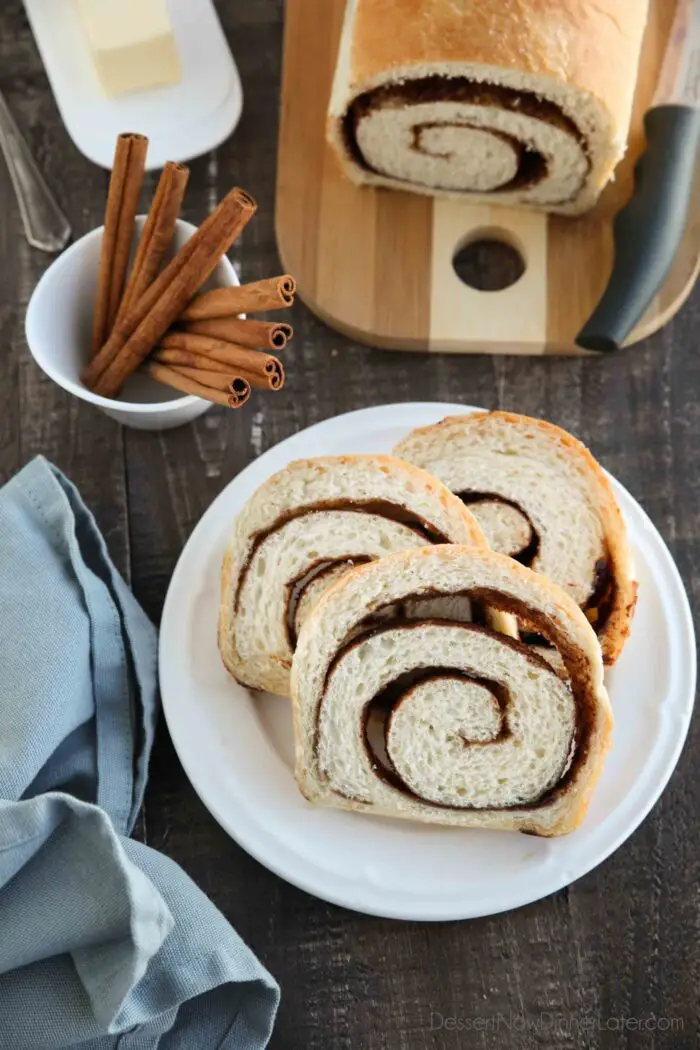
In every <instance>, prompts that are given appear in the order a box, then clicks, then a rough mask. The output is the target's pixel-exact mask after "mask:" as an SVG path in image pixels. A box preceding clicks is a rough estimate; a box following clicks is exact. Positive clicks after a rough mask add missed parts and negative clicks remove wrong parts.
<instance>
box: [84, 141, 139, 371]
mask: <svg viewBox="0 0 700 1050" xmlns="http://www.w3.org/2000/svg"><path fill="white" fill-rule="evenodd" d="M147 149H148V139H147V138H146V137H145V135H134V134H125V135H120V136H119V138H118V139H117V147H116V150H115V153H114V163H113V165H112V174H111V175H110V179H109V190H108V193H107V207H106V209H105V223H104V231H103V233H102V242H101V244H100V265H99V270H98V275H97V292H96V295H95V310H94V314H93V321H92V353H93V354H96V353H97V351H98V350H99V349H100V347H101V346H102V344H103V343H104V342H105V340H106V339H107V337H108V335H109V333H110V332H111V331H112V326H113V325H114V321H115V319H116V316H117V311H118V309H119V302H120V300H121V297H122V291H123V289H124V281H125V278H126V268H127V266H128V264H129V253H130V252H131V241H132V238H133V235H134V219H135V217H136V210H137V208H138V203H139V196H140V194H141V184H142V183H143V172H144V167H145V164H146V151H147Z"/></svg>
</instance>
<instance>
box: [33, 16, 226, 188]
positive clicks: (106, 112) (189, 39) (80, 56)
mask: <svg viewBox="0 0 700 1050" xmlns="http://www.w3.org/2000/svg"><path fill="white" fill-rule="evenodd" d="M24 4H25V8H26V11H27V15H28V17H29V21H30V24H31V27H32V31H33V33H34V37H35V39H36V42H37V45H38V48H39V52H40V54H41V58H42V61H43V63H44V66H45V67H46V72H47V74H48V77H49V81H50V83H51V87H52V90H53V93H54V95H55V98H56V103H57V105H58V108H59V110H60V113H61V116H62V117H63V120H64V122H65V125H66V128H67V130H68V133H69V135H70V136H71V138H72V139H73V141H74V142H75V145H76V146H77V147H78V149H79V150H80V151H81V153H83V154H85V156H86V157H87V158H88V159H89V160H91V161H93V162H94V163H95V164H99V165H100V166H101V167H103V168H111V166H112V160H113V157H114V143H115V140H116V138H117V135H119V134H120V133H121V132H123V131H137V132H140V133H141V134H143V135H147V136H148V138H149V140H150V141H149V150H148V161H147V167H148V169H149V170H151V169H154V168H161V167H162V166H163V165H164V164H165V162H166V161H167V160H177V161H185V160H189V159H190V158H191V157H197V156H200V155H201V154H202V153H206V152H207V151H208V150H210V149H214V147H216V146H218V145H219V144H220V143H221V142H223V141H224V139H226V138H228V136H229V135H230V134H231V133H232V131H233V130H234V128H235V127H236V124H237V123H238V121H239V119H240V115H241V109H242V107H243V92H242V89H241V82H240V77H239V75H238V69H237V68H236V64H235V62H234V60H233V56H232V54H231V51H230V48H229V46H228V42H227V40H226V37H225V36H224V33H223V30H222V28H221V24H220V22H219V19H218V16H217V14H216V11H215V9H214V5H213V3H212V0H169V4H168V10H169V13H170V18H171V21H172V27H173V34H174V36H175V42H176V45H177V50H178V54H179V56H180V62H181V65H182V79H181V80H180V81H179V83H177V84H173V85H170V86H167V87H157V88H152V89H150V90H148V91H139V92H131V93H129V94H125V95H122V96H120V97H119V98H107V97H106V96H105V95H104V94H102V92H101V90H100V85H99V82H98V79H97V76H96V74H95V69H94V66H93V61H92V56H91V54H90V50H89V47H88V43H87V40H86V39H85V35H84V32H83V27H82V26H81V24H80V20H79V18H78V14H77V12H76V9H75V6H74V3H73V0H51V3H46V2H45V0H24Z"/></svg>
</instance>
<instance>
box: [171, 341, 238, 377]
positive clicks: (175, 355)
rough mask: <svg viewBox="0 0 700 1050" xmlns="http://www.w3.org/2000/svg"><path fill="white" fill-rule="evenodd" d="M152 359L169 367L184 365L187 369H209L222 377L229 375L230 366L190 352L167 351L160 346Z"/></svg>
mask: <svg viewBox="0 0 700 1050" xmlns="http://www.w3.org/2000/svg"><path fill="white" fill-rule="evenodd" d="M152 359H153V360H154V361H158V362H159V363H160V364H162V365H170V366H171V367H172V366H174V365H175V366H177V365H186V366H187V367H188V368H201V369H205V370H206V369H210V370H211V371H212V372H220V373H222V374H223V375H230V374H231V366H230V365H226V364H224V363H223V361H214V360H212V359H211V358H210V357H205V355H204V354H195V353H192V351H191V350H174V349H170V350H169V349H167V348H166V347H164V346H162V345H161V346H157V347H156V349H155V350H154V352H153V357H152Z"/></svg>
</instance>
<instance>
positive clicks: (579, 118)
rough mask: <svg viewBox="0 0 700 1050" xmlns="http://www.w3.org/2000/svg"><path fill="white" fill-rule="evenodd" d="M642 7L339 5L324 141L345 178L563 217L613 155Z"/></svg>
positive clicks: (500, 2)
mask: <svg viewBox="0 0 700 1050" xmlns="http://www.w3.org/2000/svg"><path fill="white" fill-rule="evenodd" d="M647 7H648V4H647V0H598V2H597V3H591V2H590V0H560V2H558V3H551V2H548V3H543V2H542V0H497V2H496V0H492V2H487V0H482V2H477V0H473V2H469V3H466V2H455V0H348V3H347V7H346V14H345V21H344V25H343V30H342V33H341V38H340V48H339V53H338V59H337V65H336V73H335V79H334V83H333V91H332V95H331V100H330V107H329V114H328V138H329V141H330V143H331V144H332V146H333V148H334V150H335V152H336V154H337V156H338V158H339V159H340V162H341V164H342V166H343V169H344V170H345V171H346V173H347V174H348V175H349V177H350V178H351V179H353V180H354V181H356V182H358V183H360V184H367V185H372V186H380V187H387V188H394V189H401V190H410V191H412V192H414V193H424V194H430V195H434V196H447V197H464V196H465V195H466V194H469V195H470V196H471V197H472V198H474V199H476V200H484V201H487V202H489V203H492V204H493V203H498V204H504V205H514V204H518V205H528V206H531V207H536V208H540V209H544V210H546V211H552V212H560V213H563V214H577V213H580V212H583V211H586V210H588V209H589V208H591V207H592V206H593V204H594V203H595V202H596V200H597V198H598V196H599V194H600V192H601V190H602V189H603V187H604V186H605V185H606V183H607V182H608V181H609V179H610V178H611V177H612V174H613V171H614V169H615V166H616V165H617V163H618V162H619V161H620V159H621V158H622V156H623V155H624V152H625V149H626V145H627V137H628V133H629V125H630V117H631V113H632V103H633V99H634V91H635V84H636V78H637V68H638V65H639V57H640V53H641V46H642V39H643V34H644V28H645V25H646V16H647Z"/></svg>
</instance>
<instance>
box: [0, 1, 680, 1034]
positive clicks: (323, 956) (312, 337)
mask: <svg viewBox="0 0 700 1050" xmlns="http://www.w3.org/2000/svg"><path fill="white" fill-rule="evenodd" d="M219 6H220V11H221V16H222V20H223V23H224V26H225V28H226V31H227V33H228V36H229V39H230V41H231V45H232V47H233V50H234V52H235V55H236V59H237V61H238V63H239V66H240V70H241V75H242V78H243V87H244V92H245V100H246V101H245V110H244V114H243V119H242V121H241V124H240V126H239V128H238V130H237V131H236V133H235V135H234V136H233V138H232V139H231V141H230V142H228V143H226V144H225V145H224V146H223V147H221V148H220V149H219V150H217V151H216V152H215V153H213V154H211V155H210V156H208V157H203V158H201V159H200V160H197V161H195V162H194V163H193V164H192V179H191V184H190V188H189V192H188V197H187V206H186V218H188V219H190V220H192V221H193V222H198V221H200V220H201V219H202V217H203V216H204V215H205V214H206V212H207V210H208V209H209V208H210V207H211V205H212V202H213V201H215V200H216V199H217V198H218V197H219V195H220V194H221V193H223V191H224V190H225V189H227V188H229V187H230V186H232V185H233V184H236V183H238V184H240V185H242V186H245V187H247V188H249V189H250V190H251V191H252V192H253V193H254V195H255V196H256V197H257V199H258V201H259V203H260V211H259V214H258V217H257V219H256V220H255V222H254V223H252V224H251V226H249V227H248V229H247V230H246V232H245V235H244V238H243V241H242V243H241V245H240V247H239V248H237V249H236V253H237V254H236V262H237V264H238V265H239V268H240V271H241V274H242V277H243V279H245V280H251V279H254V278H257V277H261V276H267V275H268V274H271V273H274V272H277V270H278V267H279V261H278V258H277V254H276V247H275V233H274V225H273V196H274V181H275V154H276V132H277V106H278V97H277V96H278V86H279V73H280V52H281V42H282V22H283V7H282V2H281V0H221V2H220V5H219ZM0 88H1V89H2V90H3V91H4V92H5V93H6V95H7V97H8V100H9V103H10V105H11V107H12V109H13V111H14V113H15V115H16V117H17V120H18V122H19V124H20V126H21V128H22V130H23V131H24V133H25V134H26V136H27V138H28V140H29V142H30V143H31V146H32V148H33V150H34V151H35V154H36V156H37V158H38V160H39V163H40V165H41V167H42V169H43V170H44V171H45V173H46V175H47V177H48V179H49V181H50V183H51V185H52V186H53V188H54V189H55V191H56V194H57V196H58V198H59V199H60V202H61V204H62V206H63V207H64V209H65V211H66V212H67V214H68V216H69V218H70V221H71V223H72V225H73V228H74V230H75V233H76V235H79V234H82V233H84V232H86V231H88V230H90V229H92V228H93V227H94V226H97V225H99V224H100V223H101V221H102V208H103V204H104V199H105V189H106V175H105V173H104V172H103V171H101V170H99V169H98V168H96V167H94V166H93V165H92V164H90V163H89V162H88V161H87V160H86V159H85V158H84V157H82V156H81V155H80V154H79V153H78V152H77V150H76V149H75V147H74V146H73V144H72V142H71V141H70V139H69V138H68V135H67V133H66V130H65V128H64V127H63V124H62V122H61V119H60V117H59V115H58V112H57V109H56V104H55V102H54V99H53V97H52V94H51V92H50V90H49V87H48V83H47V80H46V76H45V74H44V70H43V68H42V65H41V62H40V60H39V57H38V54H37V51H36V48H35V46H34V42H33V40H32V36H31V33H30V31H29V28H28V25H27V20H26V17H25V15H24V12H23V9H22V5H21V3H20V2H19V0H5V2H4V3H3V4H2V8H1V10H0ZM151 181H152V180H151ZM48 261H49V260H48V259H47V257H45V256H43V255H41V254H40V253H38V252H35V251H33V250H32V249H30V248H28V247H27V245H26V243H25V241H24V239H23V236H22V229H21V226H20V220H19V216H18V213H17V209H16V207H15V205H14V200H13V196H12V191H11V188H10V184H9V180H8V178H7V175H6V172H5V170H4V168H3V167H2V165H0V337H1V342H0V345H1V347H2V350H1V351H0V480H5V479H6V478H8V477H10V476H11V475H12V474H13V473H14V472H15V471H16V470H18V469H19V468H20V467H21V466H22V465H23V464H24V463H26V462H27V461H28V460H29V459H30V458H31V457H32V456H35V455H36V454H37V453H43V454H44V455H46V456H48V457H49V458H50V459H52V460H53V461H54V462H55V463H56V464H57V465H58V466H59V467H61V468H62V469H63V470H64V471H66V472H67V473H68V475H69V476H70V477H71V478H72V479H73V480H74V481H75V482H76V483H77V484H78V485H79V487H80V489H81V490H82V493H83V496H84V498H85V499H86V501H87V502H88V504H89V505H90V506H91V507H92V508H93V510H94V511H95V514H96V515H97V519H98V521H99V524H100V526H101V527H102V529H103V531H104V534H105V536H106V538H107V542H108V544H109V548H110V550H111V553H112V556H113V557H114V559H115V561H116V563H117V565H118V566H119V567H120V569H121V570H122V572H123V573H124V574H125V576H126V578H127V579H128V580H130V582H131V585H132V586H133V589H134V591H135V593H136V595H137V597H138V598H139V599H140V601H141V602H142V603H143V605H144V607H145V608H146V609H147V611H148V612H149V613H150V615H151V616H152V617H153V618H154V619H155V620H158V618H159V615H160V610H161V606H162V603H163V598H164V596H165V591H166V588H167V586H168V580H169V578H170V575H171V573H172V570H173V567H174V565H175V562H176V560H177V558H178V555H179V553H180V550H181V548H182V546H183V543H184V542H185V540H186V539H187V536H188V535H189V533H190V531H191V530H192V528H193V527H194V525H195V524H196V522H197V520H198V519H199V517H200V515H201V514H202V513H203V511H204V510H205V509H206V508H207V507H208V506H209V504H210V503H211V501H212V500H213V498H214V497H215V496H216V495H217V493H218V492H220V491H221V489H222V488H223V487H224V486H225V485H226V484H227V482H228V481H229V480H230V479H231V478H232V477H234V476H235V475H236V473H237V472H238V471H239V470H240V469H241V468H242V467H243V466H245V464H246V463H248V462H249V461H250V460H251V459H252V458H253V457H254V456H256V455H259V454H260V452H261V451H264V450H265V449H266V448H269V447H270V446H271V445H273V444H275V443H276V442H278V441H280V440H281V439H282V438H285V437H287V436H288V435H290V434H292V433H294V432H295V431H297V430H299V429H301V428H302V427H305V426H307V425H308V424H310V423H315V422H316V421H318V420H320V419H324V418H326V417H328V416H332V415H335V414H336V413H338V412H345V411H348V410H350V409H353V408H359V407H362V406H365V405H372V404H381V403H382V402H390V401H407V400H416V399H418V400H446V401H464V402H465V403H469V404H475V405H484V406H488V407H493V408H495V407H499V408H500V407H502V408H509V409H514V410H517V411H520V412H525V413H528V414H530V415H534V416H543V417H545V418H547V419H551V420H553V421H554V422H556V423H559V424H561V425H562V426H564V427H566V428H568V429H570V430H571V431H573V433H574V434H576V435H578V436H579V437H580V438H582V439H583V440H584V441H585V442H586V443H587V444H588V445H589V446H590V447H591V449H592V450H593V452H594V453H595V454H596V455H597V456H598V457H599V458H600V460H601V461H602V462H603V463H604V465H605V466H606V467H608V468H609V469H610V470H611V471H612V472H613V473H614V474H615V475H616V476H617V477H618V478H619V479H620V480H621V481H622V482H623V483H624V484H625V485H626V486H627V487H628V488H629V489H630V491H631V492H632V493H633V494H634V495H635V496H636V497H637V498H638V499H639V500H640V502H641V503H642V504H643V506H644V507H645V508H646V510H647V511H648V512H649V514H650V515H651V518H652V519H653V521H654V522H655V523H656V525H657V526H658V528H659V529H660V530H661V533H662V534H663V536H664V538H665V539H666V541H667V542H668V544H669V546H670V548H671V550H672V552H673V554H674V556H675V557H676V559H677V562H678V564H679V567H680V570H681V573H682V574H683V578H684V580H685V582H686V585H687V587H688V589H689V592H690V597H691V601H692V603H693V606H694V608H695V609H696V610H697V608H698V601H699V600H700V575H699V573H700V400H699V393H700V354H699V353H698V341H699V336H698V328H699V322H700V290H698V291H697V293H696V294H695V295H694V296H693V298H692V299H691V301H690V302H689V304H688V305H687V306H686V307H685V309H684V310H683V312H682V313H681V314H680V316H679V317H678V318H677V319H676V320H675V321H673V322H671V324H669V325H668V327H667V328H666V329H665V330H664V331H663V332H662V333H660V334H659V335H657V336H655V337H654V338H653V339H651V340H650V341H649V342H648V343H647V344H645V345H643V346H640V347H637V348H635V349H634V350H633V351H632V352H628V353H626V354H624V355H622V356H620V357H616V358H614V359H609V360H591V361H577V360H566V359H562V360H553V359H542V360H538V359H534V358H532V359H524V360H523V359H508V358H489V357H477V358H471V359H469V358H459V357H430V358H427V357H423V356H419V355H409V354H384V353H382V352H380V351H373V350H369V349H366V348H365V347H361V346H357V345H353V344H352V343H350V342H348V340H346V339H344V338H342V337H341V336H339V335H336V334H335V333H334V332H332V331H330V330H329V329H327V328H325V327H324V325H322V324H321V323H320V322H318V321H317V320H315V318H314V317H312V316H311V315H310V314H309V313H308V312H307V311H306V310H305V309H304V308H303V307H301V306H299V307H297V308H295V311H294V313H295V316H294V318H293V320H294V324H295V327H296V331H297V336H296V338H295V340H294V343H293V345H292V346H291V347H290V349H289V351H288V352H287V353H286V356H285V364H286V366H287V369H288V377H289V380H288V383H287V386H286V388H285V390H284V391H283V392H282V393H281V394H280V395H278V396H275V397H260V396H258V397H255V396H254V398H253V399H252V401H251V403H250V404H249V405H248V406H247V408H246V409H244V410H243V411H241V412H239V413H230V412H228V411H226V410H223V409H218V408H217V409H214V410H212V411H211V412H209V413H208V414H207V415H206V416H205V417H204V418H203V419H201V420H199V421H198V422H197V423H195V424H194V425H192V426H188V427H185V428H183V429H180V430H177V431H173V432H170V433H166V434H164V435H163V436H159V435H157V434H153V433H139V432H138V431H134V430H122V429H120V428H119V427H118V426H117V425H116V424H115V423H113V422H111V421H110V420H109V419H107V418H106V417H104V416H102V415H101V414H100V413H98V412H97V411H95V410H93V409H92V408H90V407H89V406H87V405H85V404H83V403H82V402H80V401H78V400H77V399H74V398H71V397H69V396H68V395H67V394H66V393H64V391H63V390H61V389H60V388H59V387H57V386H55V385H54V384H53V383H52V382H51V381H50V380H48V379H47V378H46V377H45V376H44V375H43V374H42V373H41V372H40V371H39V370H38V369H37V368H36V366H35V365H34V363H33V361H32V360H31V358H30V356H29V353H28V351H27V348H26V345H25V341H24V330H23V329H24V312H25V308H26V305H27V301H28V298H29V296H30V294H31V292H32V289H33V288H34V285H35V284H36V281H37V280H38V278H39V277H40V276H41V274H42V272H43V271H44V269H45V268H46V266H47V265H48ZM699 760H700V731H699V730H698V725H697V721H696V723H695V725H694V727H693V729H692V730H691V734H690V739H689V741H688V744H687V746H686V749H685V751H684V754H683V757H682V759H681V762H680V765H679V767H678V770H677V772H676V773H675V775H674V777H673V779H672V781H671V784H670V786H669V787H668V789H667V791H666V792H665V794H664V796H663V798H662V800H661V801H660V802H659V804H658V805H657V806H656V808H655V809H654V811H653V813H652V815H651V816H650V817H649V818H648V819H647V820H646V821H645V822H644V824H643V825H642V827H641V828H640V829H639V830H638V831H637V832H636V834H635V835H633V837H632V838H631V839H630V841H628V842H627V843H626V844H625V845H624V846H623V847H622V848H621V849H620V850H619V851H618V852H617V853H616V854H615V855H614V856H613V857H612V858H611V859H610V860H608V861H607V862H606V863H604V864H603V865H601V867H600V868H599V869H598V870H597V871H595V872H592V873H591V874H590V875H588V876H586V877H585V878H583V879H581V880H580V881H579V882H578V883H576V884H575V885H573V886H571V887H570V888H569V889H568V890H564V891H562V892H561V893H559V894H557V895H556V896H554V897H550V898H549V899H547V900H544V901H541V902H540V903H538V904H534V905H531V906H530V907H527V908H523V909H521V910H520V911H517V912H514V913H511V914H507V915H501V916H496V917H495V918H492V919H484V920H480V921H476V922H471V923H468V924H466V923H452V924H439V925H418V924H416V925H413V924H404V923H398V922H390V921H382V920H378V919H373V918H365V917H363V916H360V915H355V914H352V913H350V912H347V911H343V910H342V909H340V908H336V907H332V906H330V905H327V904H324V903H322V902H320V901H317V900H314V899H313V898H311V897H309V896H307V895H306V894H305V893H302V892H300V891H299V890H297V889H294V888H293V887H291V886H289V885H287V884H286V883H284V882H282V881H281V880H280V879H278V878H277V877H276V876H274V875H272V874H270V873H269V872H268V871H267V870H265V869H264V868H261V867H260V866H259V865H258V864H257V863H256V862H255V861H254V860H252V859H251V858H250V857H248V856H247V855H246V854H245V853H244V852H243V851H242V850H241V849H239V848H238V846H236V845H235V843H233V842H232V841H231V840H230V839H229V838H228V837H227V836H226V835H225V834H224V832H223V831H222V830H221V829H220V828H219V826H218V825H217V824H216V823H215V821H214V820H213V818H212V817H210V816H209V814H208V812H207V811H206V810H205V809H204V807H203V806H202V804H201V803H200V802H199V800H198V799H197V797H196V795H195V793H194V791H193V789H192V788H191V787H190V785H189V783H188V781H187V779H186V777H185V775H184V773H183V771H182V769H181V767H180V765H179V763H178V760H177V758H176V757H175V754H174V751H173V749H172V746H171V744H170V741H169V739H168V734H167V731H166V729H165V727H164V726H161V728H160V732H159V737H158V743H157V747H156V753H155V756H154V760H153V766H152V773H151V781H150V786H149V790H148V795H147V801H146V807H145V814H144V822H143V835H144V837H145V839H146V841H147V842H148V843H149V844H150V845H152V846H154V847H155V848H156V849H161V850H163V851H164V852H166V853H168V854H169V855H170V856H172V857H173V858H175V859H176V860H177V861H178V862H179V863H180V864H181V865H182V866H183V868H185V869H186V870H187V871H188V872H189V874H190V875H191V876H192V877H193V878H194V879H195V880H196V881H197V882H198V883H199V885H200V886H201V887H203V889H204V890H205V891H206V892H207V893H208V894H209V895H210V896H211V897H212V899H213V900H214V901H215V902H216V904H217V905H218V906H219V908H220V909H221V910H222V911H223V912H224V914H225V915H226V916H227V917H228V918H229V919H230V921H231V922H232V923H233V924H234V925H235V926H236V927H237V929H238V930H239V931H240V933H241V934H242V935H243V937H245V939H246V940H247V941H248V942H249V944H250V945H251V946H252V947H253V949H254V950H255V951H256V952H257V953H258V954H259V956H260V957H261V958H262V960H263V961H264V962H265V964H266V965H267V966H268V967H269V969H270V970H271V971H272V973H273V974H275V975H276V977H277V978H278V979H279V981H280V983H281V985H282V991H283V996H282V1007H281V1011H280V1015H279V1021H278V1024H277V1028H276V1032H275V1035H274V1036H273V1041H272V1046H273V1047H276V1048H278V1050H281V1048H285V1050H301V1048H305V1050H317V1048H332V1050H344V1048H352V1050H379V1048H392V1050H393V1048H397V1050H398V1048H411V1050H422V1048H431V1050H432V1048H438V1047H440V1048H441V1047H447V1048H449V1047H458V1046H467V1045H468V1046H470V1047H474V1048H482V1047H504V1048H507V1050H525V1048H531V1047H535V1046H538V1047H542V1046H544V1047H551V1048H553V1050H566V1048H568V1047H583V1046H585V1047H591V1048H606V1050H607V1048H613V1047H614V1048H628V1047H629V1048H634V1050H637V1048H650V1050H651V1048H653V1050H662V1048H668V1050H683V1048H685V1047H688V1048H690V1047H695V1046H696V1045H697V1039H698V1008H699V995H700V992H699V989H700V896H699V893H698V886H699V885H700V848H699V839H698V831H697V827H698V824H697V821H698V814H699V813H700V776H699V775H698V772H697V763H698V761H699ZM437 1014H441V1015H443V1017H455V1018H463V1019H470V1020H471V1025H472V1030H471V1031H470V1032H468V1033H465V1032H464V1031H462V1032H460V1031H454V1030H449V1029H445V1028H444V1027H443V1028H441V1029H439V1028H436V1025H437V1024H439V1019H438V1018H437ZM654 1018H657V1019H658V1022H657V1023H655V1021H654ZM625 1019H629V1020H627V1021H625Z"/></svg>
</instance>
